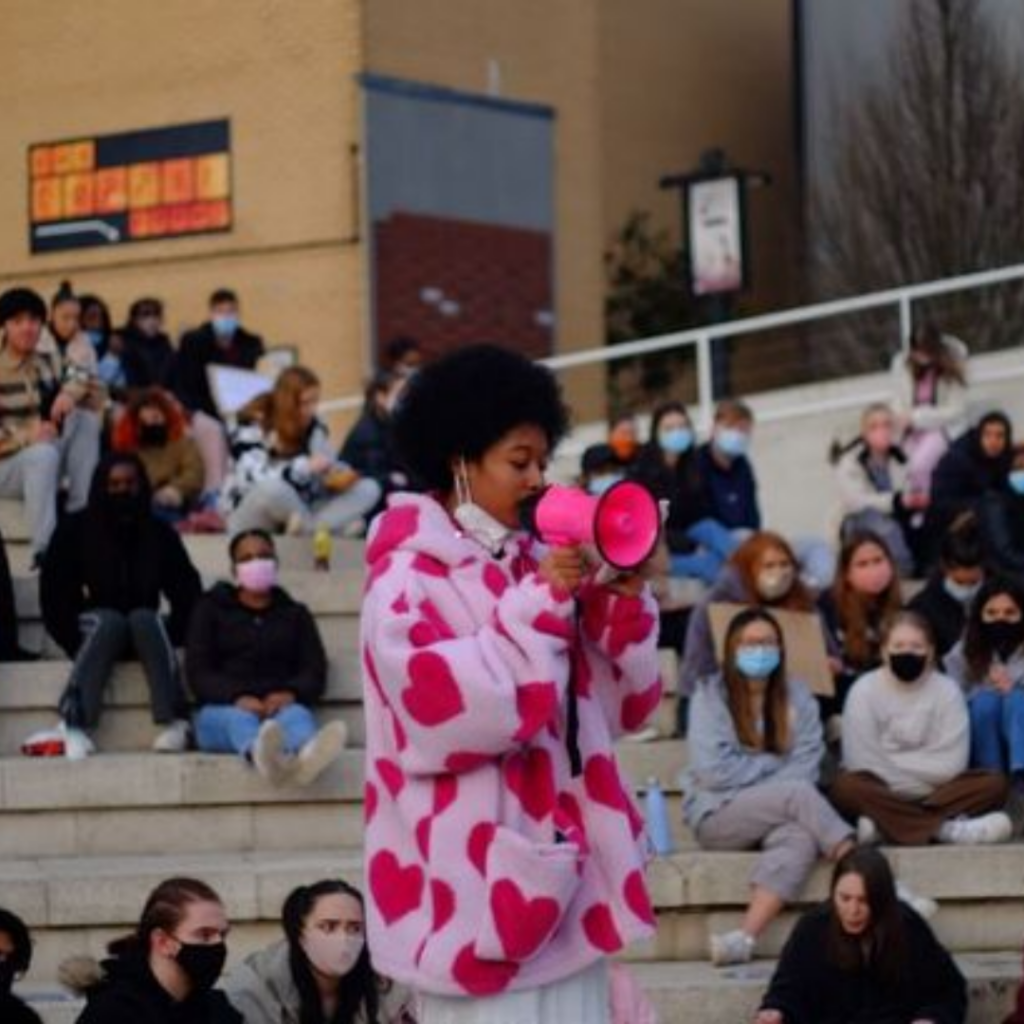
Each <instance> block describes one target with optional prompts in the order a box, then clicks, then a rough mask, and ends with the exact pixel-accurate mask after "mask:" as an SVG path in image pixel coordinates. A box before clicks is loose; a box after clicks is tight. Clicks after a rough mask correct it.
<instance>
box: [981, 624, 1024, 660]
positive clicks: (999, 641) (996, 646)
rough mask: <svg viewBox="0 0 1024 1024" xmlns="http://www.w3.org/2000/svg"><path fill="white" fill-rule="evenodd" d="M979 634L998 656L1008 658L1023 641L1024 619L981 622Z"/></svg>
mask: <svg viewBox="0 0 1024 1024" xmlns="http://www.w3.org/2000/svg"><path fill="white" fill-rule="evenodd" d="M981 635H982V636H983V637H984V638H985V642H986V643H987V644H988V645H989V646H990V647H991V648H992V650H993V651H995V652H996V654H998V655H999V657H1000V658H1008V657H1009V656H1010V655H1011V654H1013V652H1014V651H1015V650H1016V649H1017V648H1018V647H1019V646H1020V645H1021V641H1024V621H1021V622H1002V621H997V622H983V623H982V624H981Z"/></svg>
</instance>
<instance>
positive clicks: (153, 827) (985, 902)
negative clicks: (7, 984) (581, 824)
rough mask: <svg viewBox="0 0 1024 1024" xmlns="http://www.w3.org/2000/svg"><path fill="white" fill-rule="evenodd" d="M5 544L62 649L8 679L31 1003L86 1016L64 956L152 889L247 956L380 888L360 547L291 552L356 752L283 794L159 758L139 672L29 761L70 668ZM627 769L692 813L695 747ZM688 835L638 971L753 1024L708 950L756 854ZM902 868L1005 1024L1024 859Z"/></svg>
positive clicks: (4, 901)
mask: <svg viewBox="0 0 1024 1024" xmlns="http://www.w3.org/2000/svg"><path fill="white" fill-rule="evenodd" d="M0 530H2V531H3V533H4V537H5V538H6V540H7V543H8V551H9V555H10V557H11V561H12V565H13V567H14V572H15V575H16V588H17V596H18V605H19V614H20V616H21V620H22V623H21V630H22V640H23V642H24V643H25V644H26V645H28V646H35V647H37V648H41V649H42V650H43V651H44V654H45V655H46V658H45V660H43V661H41V662H39V663H34V664H19V665H2V666H0V905H2V906H7V907H10V908H11V909H12V910H15V911H16V912H18V913H19V914H21V915H22V916H23V917H24V918H25V919H26V921H27V922H28V923H29V925H30V926H31V927H32V929H33V933H34V937H35V941H36V954H35V962H34V964H33V970H32V974H31V977H30V979H29V981H28V983H27V984H26V985H25V986H24V991H25V992H26V993H27V994H28V995H29V996H30V997H31V999H32V1002H33V1004H34V1005H35V1006H36V1007H37V1009H38V1010H39V1012H40V1013H41V1015H42V1016H43V1017H44V1019H45V1020H46V1021H47V1022H48V1024H57V1022H61V1024H64V1022H67V1024H70V1022H71V1021H73V1020H74V1019H75V1017H76V1016H77V1013H78V1012H79V1011H80V1004H79V1003H77V1002H76V1001H75V1000H73V999H70V998H69V997H68V996H67V995H66V993H62V992H61V990H60V987H59V985H58V984H57V982H56V980H55V979H56V977H57V967H58V964H59V963H60V961H61V960H63V959H64V958H65V957H67V956H70V955H72V954H81V953H88V954H92V955H95V956H101V955H102V954H103V950H104V947H105V945H106V943H107V942H108V941H109V940H110V939H111V938H112V937H114V936H116V935H119V934H122V933H123V932H125V931H126V930H128V929H129V928H130V927H131V926H132V924H133V923H134V922H135V920H136V919H137V916H138V913H139V911H140V909H141V905H142V901H143V899H144V897H145V895H146V893H147V892H148V891H149V890H150V889H151V888H152V887H153V886H154V885H155V884H156V883H157V882H159V881H160V880H162V879H163V878H166V877H168V876H170V875H172V874H181V873H188V874H196V875H199V876H200V877H202V878H204V879H206V880H207V881H209V882H210V883H211V884H212V885H213V886H214V887H215V888H216V889H217V890H218V891H219V892H220V893H221V894H222V895H223V897H224V899H225V903H226V905H227V907H228V911H229V914H230V916H231V919H232V924H233V931H232V936H231V950H232V959H233V960H234V959H237V958H238V957H240V956H243V955H245V954H246V953H248V952H249V951H251V950H252V949H254V948H256V947H258V946H260V945H262V944H264V943H266V942H268V941H270V940H271V938H273V937H275V936H276V935H277V934H278V933H279V929H278V925H277V921H278V916H279V912H280V907H281V903H282V901H283V899H284V897H285V895H286V894H287V892H288V891H289V890H290V889H291V888H293V887H294V886H295V885H298V884H300V883H303V882H308V881H310V880H313V879H315V878H319V877H323V876H326V875H337V874H341V875H343V876H344V877H346V878H349V879H352V880H353V881H355V882H357V883H358V882H359V881H360V879H361V872H362V852H361V839H362V831H361V830H362V780H363V764H362V752H361V750H360V749H359V747H360V746H361V744H362V742H363V725H362V708H361V703H360V681H359V667H358V654H357V635H358V615H359V608H360V593H361V570H360V559H361V555H362V547H361V545H360V544H358V543H355V542H339V543H337V544H336V545H335V552H334V567H333V568H332V571H331V572H329V573H317V572H314V571H313V569H312V556H311V551H310V547H309V545H308V543H306V542H304V541H294V540H291V539H282V541H281V543H280V551H281V556H282V564H283V567H284V577H283V582H284V583H285V585H286V586H287V587H288V589H289V590H290V591H291V592H292V593H293V594H294V595H295V596H296V597H297V598H299V599H300V600H303V601H305V602H306V603H307V604H309V605H310V607H311V608H312V610H313V612H314V614H315V615H316V618H317V621H318V624H319V626H320V629H321V632H322V634H323V637H324V640H325V643H326V646H327V649H328V653H329V656H330V664H331V669H330V683H329V687H328V696H327V700H326V704H325V706H324V708H323V710H322V714H323V716H324V717H330V718H343V719H345V721H346V722H348V724H349V728H350V735H351V737H352V739H351V749H349V750H346V752H345V753H344V755H343V756H342V758H341V759H340V761H339V762H338V763H337V764H336V765H334V766H333V767H332V769H331V770H330V771H329V772H328V773H327V774H326V775H325V776H324V777H323V778H322V779H320V780H319V781H318V782H317V783H316V784H315V785H314V786H311V787H309V788H306V789H301V790H297V789H272V788H270V787H268V786H267V785H266V784H265V783H263V781H262V780H261V779H259V778H258V777H257V776H255V775H254V773H252V772H251V771H249V770H248V769H247V768H246V767H245V766H244V765H243V764H241V763H240V762H239V761H238V760H237V759H235V758H232V757H226V756H225V757H219V756H211V755H203V754H196V753H190V754H185V755H156V754H152V753H150V752H149V750H148V747H149V744H150V742H151V741H152V737H153V735H154V731H155V730H154V727H153V725H152V723H151V721H150V719H149V714H148V702H147V698H146V690H145V685H144V681H143V679H142V675H141V672H140V670H139V668H138V666H135V665H124V666H121V667H119V668H118V670H117V673H116V676H115V679H114V682H113V685H112V686H111V687H110V689H109V692H108V695H107V710H106V711H105V714H104V720H103V725H102V727H101V729H100V731H99V733H98V735H97V741H98V744H99V747H100V750H101V753H100V754H99V755H98V756H96V757H93V758H90V759H88V760H87V761H84V762H78V763H70V762H67V761H65V760H63V759H29V758H24V757H22V756H20V754H19V746H20V742H21V740H22V739H23V738H24V737H25V735H27V733H29V732H31V731H32V730H34V729H36V728H42V727H45V726H49V725H51V724H52V723H53V722H54V719H55V711H54V709H55V707H56V702H57V699H58V696H59V694H60V691H61V689H62V687H63V685H64V682H65V680H66V678H67V673H68V671H69V668H70V666H69V664H68V662H67V661H66V660H64V659H63V656H61V655H60V653H59V651H58V650H57V649H56V648H54V647H53V646H52V644H50V643H49V642H44V637H43V631H42V627H41V624H40V622H39V618H38V616H39V612H38V599H37V596H36V587H37V580H36V578H35V577H34V576H29V575H28V572H27V562H28V559H27V547H26V545H25V543H24V539H25V530H24V525H23V523H22V522H21V516H20V510H18V509H17V508H16V507H11V506H10V505H9V504H5V503H0ZM187 544H188V547H189V549H190V552H191V553H192V556H193V559H194V560H195V562H196V564H197V567H198V568H199V569H200V571H201V572H202V573H203V574H204V577H206V578H207V579H209V580H212V579H215V578H217V577H219V576H223V574H224V572H225V570H226V554H225V547H226V543H225V538H223V537H192V538H189V539H188V540H187ZM672 721H673V708H672V702H671V701H670V700H666V701H665V702H664V703H663V706H662V708H661V710H660V712H659V714H658V716H657V725H658V728H659V731H660V732H661V735H662V736H663V737H668V736H669V735H670V734H671V728H672ZM619 757H620V761H621V763H622V765H623V768H624V770H625V772H626V774H627V776H628V777H629V779H630V780H631V782H632V783H633V784H634V785H635V786H636V787H637V788H640V787H642V786H643V784H644V782H645V780H646V779H647V778H649V777H651V776H654V777H656V778H658V779H659V780H660V781H661V783H662V785H663V786H665V788H666V790H667V791H668V793H669V794H670V798H671V799H672V805H673V808H676V807H677V806H678V801H677V799H676V796H677V795H678V782H677V776H678V773H679V770H680V769H681V768H682V766H683V764H684V763H685V760H686V751H685V744H683V743H681V742H679V741H675V740H671V739H667V738H665V739H660V740H657V741H655V742H652V743H647V744H637V743H630V742H625V741H624V742H623V743H621V744H620V747H619ZM673 818H676V819H678V813H677V812H676V811H675V810H674V812H673ZM673 828H674V832H675V840H676V844H677V848H678V850H679V852H678V853H676V854H674V855H673V856H672V857H669V858H664V859H659V860H656V861H654V862H653V863H652V864H651V867H650V871H649V879H650V884H651V888H652V893H653V897H654V903H655V906H656V909H657V911H658V918H659V929H658V934H657V936H656V938H655V939H653V940H652V941H651V942H649V943H646V944H644V945H642V946H637V947H635V948H633V949H631V950H630V951H629V952H628V954H627V957H626V958H627V959H629V960H630V961H631V962H632V967H633V969H635V971H636V972H637V975H638V977H639V978H640V980H641V981H642V983H643V984H644V985H645V986H646V988H647V989H648V991H649V992H650V993H651V995H652V997H653V999H654V1000H655V1003H656V1004H657V1006H658V1008H659V1010H660V1012H661V1017H662V1020H663V1021H665V1022H666V1024H698V1022H699V1024H735V1022H737V1021H742V1020H747V1019H750V1018H751V1015H752V1012H753V1010H754V1009H755V1008H756V1005H757V1001H758V999H759V997H760V995H761V993H762V992H763V990H764V986H765V984H766V982H767V979H768V977H769V976H770V973H771V968H772V965H771V963H770V961H767V960H764V961H758V962H756V963H755V964H753V965H751V966H749V967H744V968H737V969H735V970H727V971H716V970H714V969H712V968H711V967H710V966H708V965H707V963H706V961H705V955H706V954H705V950H706V947H707V939H708V935H709V933H710V931H712V930H718V929H720V928H722V927H729V926H732V925H734V924H735V923H736V922H738V920H739V918H740V915H741V913H742V906H743V902H744V898H745V895H746V889H747V877H748V873H749V870H750V866H751V863H752V859H753V858H752V855H749V854H720V853H716V854H709V853H704V852H702V851H700V850H699V849H697V848H696V846H695V844H694V843H693V840H692V837H691V836H690V835H689V834H688V832H687V831H686V829H685V828H684V827H683V826H682V825H681V823H679V821H678V820H676V821H674V822H673ZM893 856H894V860H895V862H896V865H897V868H898V870H899V873H900V875H901V877H902V878H903V880H904V881H905V882H906V883H907V884H909V885H910V886H911V887H912V888H913V889H914V890H915V891H917V892H919V893H921V894H926V895H929V896H933V897H935V898H936V899H939V900H940V902H941V909H940V911H939V914H938V915H937V917H936V919H935V921H934V924H935V927H936V929H937V931H938V932H939V934H940V936H941V937H942V939H943V940H944V941H945V942H947V943H948V944H949V945H950V946H951V947H952V948H953V949H954V950H955V951H957V953H958V955H959V956H960V959H961V963H962V965H963V967H964V969H965V971H966V972H967V973H968V975H969V977H970V979H971V985H972V1010H971V1016H970V1018H969V1019H970V1021H971V1022H972V1024H995V1022H997V1021H1000V1020H1001V1019H1002V1016H1003V1015H1004V1014H1005V1012H1006V1010H1007V1008H1008V1006H1009V1004H1010V1001H1011V1000H1012V996H1013V993H1014V991H1015V988H1016V982H1017V980H1018V978H1019V975H1020V956H1019V952H1018V951H1019V947H1020V941H1021V935H1022V933H1024V846H1021V845H1012V846H1005V847H1000V848H996V849H989V850H977V849H975V850H971V849H949V848H943V849H927V850H924V849H920V850H901V851H894V853H893ZM826 885H827V871H826V869H825V868H824V867H822V868H821V869H820V870H819V871H818V872H817V873H816V875H815V877H814V879H813V882H812V884H811V886H810V887H809V889H808V892H807V895H806V899H807V900H808V901H812V900H815V899H819V898H820V897H821V896H822V895H823V893H824V892H825V888H826ZM796 912H797V911H793V912H791V913H790V914H788V915H787V916H786V917H785V918H784V919H783V920H782V921H781V922H779V924H778V925H777V926H776V927H775V928H774V929H773V930H772V931H771V932H770V933H769V935H768V936H767V937H766V940H765V943H764V947H763V952H764V954H765V955H768V956H773V955H775V954H777V952H778V949H779V948H780V947H781V944H782V942H783V941H784V939H785V935H786V933H787V931H788V928H789V926H790V924H791V922H792V919H793V916H794V914H795V913H796Z"/></svg>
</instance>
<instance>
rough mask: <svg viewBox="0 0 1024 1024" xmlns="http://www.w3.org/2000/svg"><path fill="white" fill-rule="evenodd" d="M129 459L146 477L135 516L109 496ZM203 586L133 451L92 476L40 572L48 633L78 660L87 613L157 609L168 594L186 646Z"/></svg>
mask: <svg viewBox="0 0 1024 1024" xmlns="http://www.w3.org/2000/svg"><path fill="white" fill-rule="evenodd" d="M126 462H131V463H133V464H135V465H136V466H137V469H138V472H139V474H140V479H141V480H142V487H141V488H140V491H139V494H138V495H137V497H136V499H135V502H134V505H135V508H134V514H133V515H132V517H131V518H130V519H122V518H119V517H117V516H115V515H114V514H113V513H112V512H111V509H110V507H109V505H108V502H107V495H106V490H107V478H108V476H109V474H110V471H111V469H112V468H113V467H114V466H115V465H119V464H122V463H126ZM202 589H203V588H202V581H201V580H200V578H199V573H198V572H196V570H195V567H194V566H193V565H192V562H191V561H190V560H189V557H188V552H186V550H185V546H184V545H183V544H182V542H181V537H179V536H178V534H177V533H176V532H175V531H174V530H173V529H171V527H169V526H168V525H166V524H165V523H162V522H161V521H160V520H159V519H157V518H156V517H155V516H153V515H152V513H151V512H150V493H149V485H148V483H147V482H146V471H145V469H143V468H142V463H141V462H139V461H138V459H137V457H136V456H134V455H130V456H129V455H124V454H118V455H113V456H107V457H106V458H105V459H104V460H103V461H102V462H101V463H100V465H99V467H98V468H97V470H96V473H95V475H94V476H93V479H92V487H91V489H90V492H89V503H88V505H87V506H86V507H85V508H84V509H83V510H82V511H81V512H76V513H74V514H73V515H69V516H68V517H67V518H66V519H64V520H63V521H62V522H61V523H60V525H58V527H57V529H56V530H55V531H54V534H53V538H52V539H51V540H50V544H49V546H48V547H47V549H46V557H45V558H44V559H43V569H42V574H41V575H40V578H39V600H40V604H41V605H42V613H43V622H44V623H45V625H46V631H47V632H48V633H49V634H50V636H52V637H53V638H54V640H56V641H57V643H59V644H60V645H61V647H63V648H64V650H65V651H66V652H67V653H68V655H69V657H72V658H73V657H74V656H75V655H76V654H77V652H78V648H79V646H80V644H81V642H82V635H81V629H80V627H79V622H78V618H79V616H80V615H81V614H82V612H84V611H88V610H91V609H94V608H110V609H113V610H114V611H119V612H123V613H128V612H130V611H132V610H133V609H136V608H150V609H153V610H154V611H155V610H156V609H158V608H159V607H160V600H161V597H162V596H163V597H166V598H167V600H168V601H169V602H170V606H171V614H170V619H169V622H168V632H169V634H170V638H171V642H172V643H174V644H180V643H182V641H183V640H184V638H185V629H186V627H187V625H188V618H189V615H190V613H191V611H192V606H193V605H194V604H195V602H196V601H197V600H198V598H199V595H200V594H201V593H202Z"/></svg>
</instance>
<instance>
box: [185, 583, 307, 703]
mask: <svg viewBox="0 0 1024 1024" xmlns="http://www.w3.org/2000/svg"><path fill="white" fill-rule="evenodd" d="M271 598H272V599H271V603H270V606H269V607H268V608H265V609H260V610H259V611H256V610H254V609H252V608H247V607H246V606H245V605H244V604H242V602H241V601H239V600H238V589H237V588H236V587H234V586H233V585H232V584H230V583H218V584H217V585H216V586H215V587H213V589H212V590H210V591H209V592H208V593H207V594H205V595H204V596H203V598H202V600H200V602H199V604H198V605H196V609H195V612H194V613H193V615H192V622H191V625H190V626H189V631H188V642H187V644H186V646H185V674H186V678H187V679H188V685H189V688H190V689H191V691H192V693H193V694H194V696H195V698H196V700H197V701H198V702H199V703H200V704H233V703H234V702H235V701H236V700H237V699H238V698H239V697H243V696H251V697H265V696H266V695H267V694H268V693H272V692H273V691H274V690H289V691H291V692H292V693H294V694H295V699H296V700H297V701H299V703H300V704H305V705H307V706H310V705H313V704H315V703H316V701H317V700H319V698H320V697H321V696H322V695H323V692H324V687H325V685H326V682H327V656H326V654H325V653H324V645H323V641H321V639H320V633H319V631H318V630H317V628H316V622H315V621H314V620H313V616H312V615H311V614H310V613H309V609H308V608H307V607H306V606H305V605H304V604H299V603H298V601H294V600H293V599H292V598H291V597H290V596H289V595H288V593H287V592H286V591H284V590H282V589H281V588H280V587H275V588H274V590H273V592H272V594H271Z"/></svg>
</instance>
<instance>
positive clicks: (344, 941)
mask: <svg viewBox="0 0 1024 1024" xmlns="http://www.w3.org/2000/svg"><path fill="white" fill-rule="evenodd" d="M365 943H366V939H365V938H364V937H363V936H362V935H346V934H344V933H334V934H331V935H325V934H324V933H323V932H319V931H316V930H312V931H308V932H306V934H305V935H303V937H302V949H303V951H304V952H305V954H306V956H307V957H309V962H310V963H311V964H312V965H313V966H314V967H315V968H316V969H317V970H318V971H319V972H320V973H321V974H323V975H326V976H327V977H328V978H343V977H345V975H346V974H348V972H349V971H351V970H352V968H353V967H355V965H356V961H357V960H358V959H359V957H360V954H361V953H362V952H363V946H364V945H365Z"/></svg>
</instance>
